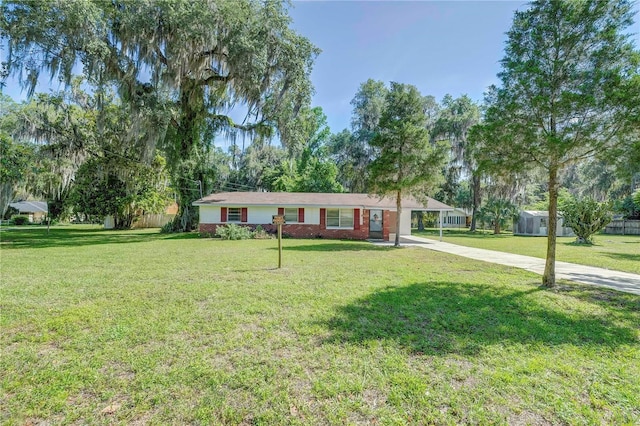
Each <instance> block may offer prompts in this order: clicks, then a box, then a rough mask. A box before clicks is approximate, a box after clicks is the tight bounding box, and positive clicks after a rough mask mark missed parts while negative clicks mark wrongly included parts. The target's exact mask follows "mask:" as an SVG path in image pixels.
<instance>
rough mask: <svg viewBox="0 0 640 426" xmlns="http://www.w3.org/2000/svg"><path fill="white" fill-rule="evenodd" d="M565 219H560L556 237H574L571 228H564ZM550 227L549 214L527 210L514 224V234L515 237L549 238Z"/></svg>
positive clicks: (521, 213)
mask: <svg viewBox="0 0 640 426" xmlns="http://www.w3.org/2000/svg"><path fill="white" fill-rule="evenodd" d="M563 222H564V219H563V218H562V217H561V216H559V217H558V226H557V229H556V235H557V236H558V237H572V236H574V234H573V231H572V230H571V228H566V227H564V226H563ZM548 226H549V212H546V211H541V210H527V211H522V212H520V218H519V219H518V222H517V223H514V229H513V233H514V234H515V235H535V236H547V228H548Z"/></svg>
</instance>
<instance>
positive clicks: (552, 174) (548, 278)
mask: <svg viewBox="0 0 640 426" xmlns="http://www.w3.org/2000/svg"><path fill="white" fill-rule="evenodd" d="M557 228H558V166H557V165H552V166H551V167H550V169H549V226H548V228H547V261H546V263H545V266H544V275H543V276H542V285H544V286H545V287H549V288H552V287H555V285H556V230H557Z"/></svg>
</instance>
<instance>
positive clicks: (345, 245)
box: [271, 240, 393, 251]
mask: <svg viewBox="0 0 640 426" xmlns="http://www.w3.org/2000/svg"><path fill="white" fill-rule="evenodd" d="M392 248H393V247H390V246H379V245H374V244H371V243H368V242H364V241H363V242H351V241H336V242H333V243H318V244H301V245H287V240H284V241H283V247H282V250H283V251H386V250H391V249H392ZM271 250H278V248H277V247H272V248H271Z"/></svg>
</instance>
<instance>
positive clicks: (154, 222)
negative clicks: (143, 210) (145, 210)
mask: <svg viewBox="0 0 640 426" xmlns="http://www.w3.org/2000/svg"><path fill="white" fill-rule="evenodd" d="M174 217H175V214H145V215H142V217H141V218H140V219H138V220H136V221H135V222H134V223H133V226H132V228H134V229H135V228H161V227H162V226H164V225H166V224H167V223H169V222H171V221H172V220H173V218H174Z"/></svg>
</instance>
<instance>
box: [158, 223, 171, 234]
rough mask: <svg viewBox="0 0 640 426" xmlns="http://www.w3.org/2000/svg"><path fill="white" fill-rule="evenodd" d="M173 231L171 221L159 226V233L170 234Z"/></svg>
mask: <svg viewBox="0 0 640 426" xmlns="http://www.w3.org/2000/svg"><path fill="white" fill-rule="evenodd" d="M172 232H173V221H170V222H167V223H165V224H164V225H162V227H161V228H160V233H161V234H171V233H172Z"/></svg>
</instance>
